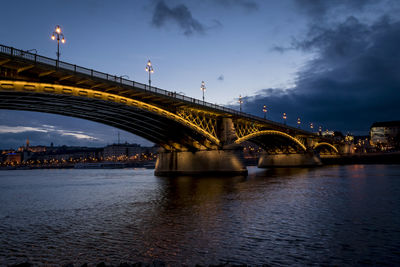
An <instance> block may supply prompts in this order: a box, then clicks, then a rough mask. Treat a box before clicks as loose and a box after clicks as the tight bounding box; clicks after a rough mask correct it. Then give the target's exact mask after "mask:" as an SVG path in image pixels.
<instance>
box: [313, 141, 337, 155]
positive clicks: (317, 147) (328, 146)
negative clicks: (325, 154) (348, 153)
mask: <svg viewBox="0 0 400 267" xmlns="http://www.w3.org/2000/svg"><path fill="white" fill-rule="evenodd" d="M324 148H325V149H327V150H330V151H333V152H335V153H336V154H339V151H338V149H337V148H336V147H335V146H334V145H332V144H329V143H327V142H321V143H317V144H316V145H315V146H314V150H316V151H321V149H324Z"/></svg>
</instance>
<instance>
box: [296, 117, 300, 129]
mask: <svg viewBox="0 0 400 267" xmlns="http://www.w3.org/2000/svg"><path fill="white" fill-rule="evenodd" d="M300 123H301V121H300V118H297V127H298V128H299V129H300Z"/></svg>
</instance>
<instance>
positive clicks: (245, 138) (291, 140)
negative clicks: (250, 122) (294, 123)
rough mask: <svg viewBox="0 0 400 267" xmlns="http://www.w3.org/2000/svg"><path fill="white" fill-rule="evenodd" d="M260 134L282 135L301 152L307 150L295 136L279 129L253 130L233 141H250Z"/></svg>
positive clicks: (237, 142)
mask: <svg viewBox="0 0 400 267" xmlns="http://www.w3.org/2000/svg"><path fill="white" fill-rule="evenodd" d="M262 136H279V137H282V138H284V139H286V140H288V141H290V142H292V143H293V144H295V145H296V146H297V147H299V148H300V149H301V150H302V152H305V151H307V148H306V147H305V145H303V144H302V143H301V142H300V141H299V140H298V139H297V138H295V137H293V136H291V135H289V134H287V133H284V132H281V131H276V130H262V131H257V132H253V133H251V134H248V135H245V136H243V137H240V138H238V139H237V140H236V141H235V143H236V144H240V143H243V142H244V141H252V140H254V139H256V138H257V137H262ZM258 143H259V142H258ZM259 144H261V146H262V143H259Z"/></svg>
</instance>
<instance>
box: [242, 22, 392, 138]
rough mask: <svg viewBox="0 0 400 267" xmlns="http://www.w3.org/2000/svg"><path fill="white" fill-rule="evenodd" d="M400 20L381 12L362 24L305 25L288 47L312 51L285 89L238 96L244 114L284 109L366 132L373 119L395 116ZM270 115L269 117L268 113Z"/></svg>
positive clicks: (322, 122) (294, 116)
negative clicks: (307, 27)
mask: <svg viewBox="0 0 400 267" xmlns="http://www.w3.org/2000/svg"><path fill="white" fill-rule="evenodd" d="M399 43H400V22H399V21H393V20H392V19H390V18H388V17H387V16H382V17H381V18H380V19H379V20H377V21H375V22H373V23H371V24H367V23H363V22H360V20H358V19H357V18H355V17H352V16H350V17H348V18H347V19H346V20H344V21H343V22H342V23H338V24H336V25H332V26H326V25H325V26H321V25H313V26H311V28H310V30H309V32H308V34H307V35H306V37H305V38H304V39H303V40H295V41H294V42H293V44H292V46H291V48H292V49H297V50H302V51H305V52H312V53H314V58H313V59H312V60H310V61H309V62H308V63H307V64H306V65H305V67H304V68H303V69H301V70H300V71H299V72H298V73H297V75H298V78H297V80H296V84H295V86H294V87H293V88H290V89H289V90H283V89H280V88H269V89H264V90H261V91H260V92H258V93H257V95H256V96H253V97H248V98H246V99H244V101H245V104H244V109H245V111H246V112H250V113H255V114H259V115H260V114H261V108H262V105H267V106H268V107H269V109H268V110H269V116H270V118H273V119H275V120H277V121H281V114H282V113H283V112H286V113H287V114H288V120H289V122H290V123H292V124H293V125H295V121H296V119H297V117H301V119H302V121H303V122H307V124H308V123H309V122H314V123H315V124H314V125H317V124H320V125H323V126H324V127H328V128H333V129H337V130H342V131H347V130H350V131H352V132H355V133H364V134H365V133H367V132H368V130H369V127H370V125H371V124H372V123H373V122H374V121H388V120H396V119H397V120H398V119H400V105H399V104H398V103H400V76H399V73H400V65H399V64H398V62H400V50H399V49H398V44H399ZM271 116H272V117H271Z"/></svg>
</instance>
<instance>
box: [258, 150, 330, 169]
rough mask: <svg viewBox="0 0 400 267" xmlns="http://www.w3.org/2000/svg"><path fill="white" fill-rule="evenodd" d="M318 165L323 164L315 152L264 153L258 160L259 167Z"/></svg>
mask: <svg viewBox="0 0 400 267" xmlns="http://www.w3.org/2000/svg"><path fill="white" fill-rule="evenodd" d="M318 165H322V163H321V160H320V159H319V158H318V157H317V156H316V155H314V154H313V153H305V154H276V155H268V154H266V153H263V154H262V155H261V156H260V159H259V160H258V167H259V168H274V167H307V166H318Z"/></svg>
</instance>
